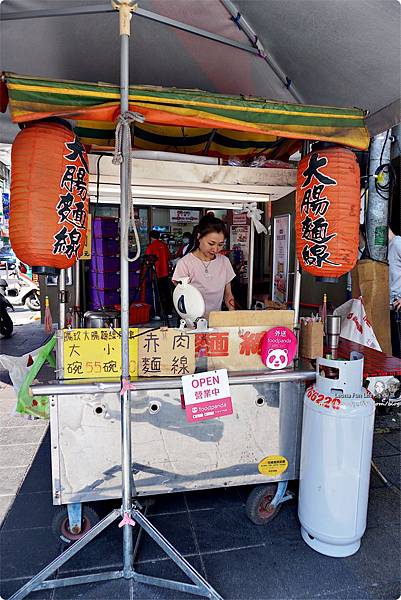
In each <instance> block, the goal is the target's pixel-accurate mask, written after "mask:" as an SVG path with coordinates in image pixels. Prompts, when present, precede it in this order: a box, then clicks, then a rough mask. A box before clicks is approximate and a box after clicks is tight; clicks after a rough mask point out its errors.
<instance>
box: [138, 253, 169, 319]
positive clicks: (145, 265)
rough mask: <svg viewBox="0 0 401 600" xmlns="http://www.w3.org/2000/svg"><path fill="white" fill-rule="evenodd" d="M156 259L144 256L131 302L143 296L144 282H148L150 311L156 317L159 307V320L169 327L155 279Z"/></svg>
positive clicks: (155, 257)
mask: <svg viewBox="0 0 401 600" xmlns="http://www.w3.org/2000/svg"><path fill="white" fill-rule="evenodd" d="M158 260H159V259H158V257H157V256H156V255H155V254H146V255H145V256H144V257H143V259H142V264H141V269H140V271H139V283H138V288H137V290H136V292H135V294H134V297H133V301H135V300H136V299H137V298H138V296H139V297H140V298H141V297H143V296H145V288H146V282H147V281H148V276H149V282H150V290H151V294H152V309H153V314H154V315H155V316H158V314H159V313H158V307H160V318H161V320H162V321H163V323H164V324H165V325H166V327H168V326H169V320H168V315H167V313H166V310H165V306H164V303H163V301H162V298H161V295H160V289H159V281H158V277H157V271H156V262H157V261H158Z"/></svg>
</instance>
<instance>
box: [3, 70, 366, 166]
mask: <svg viewBox="0 0 401 600" xmlns="http://www.w3.org/2000/svg"><path fill="white" fill-rule="evenodd" d="M6 85H7V90H8V96H9V103H10V108H11V116H12V120H13V121H14V122H15V123H24V122H27V121H32V120H37V119H43V118H46V117H52V116H58V117H64V118H66V119H70V120H73V121H74V122H75V129H76V132H77V134H78V135H79V136H80V137H81V139H82V141H83V142H84V143H86V144H88V145H90V146H92V147H93V146H113V145H114V127H115V122H116V120H117V117H118V115H119V110H120V106H119V97H120V90H119V87H118V86H115V85H111V84H106V83H99V84H95V83H84V82H77V81H60V80H51V79H38V78H34V77H26V76H20V75H15V74H13V73H7V74H6ZM129 109H130V110H131V111H136V112H140V113H142V114H143V115H144V117H145V123H144V124H141V125H136V126H135V147H136V148H142V149H148V150H168V151H175V152H186V153H188V154H206V155H214V156H223V157H228V156H235V155H238V156H241V157H244V156H252V155H255V154H265V155H268V156H271V157H272V158H286V157H288V156H289V154H291V153H292V152H293V151H294V150H295V149H296V148H297V147H298V146H299V140H304V139H308V140H321V141H330V142H337V143H340V144H343V145H346V146H351V147H353V148H357V149H361V150H365V149H366V148H367V147H368V144H369V134H368V131H367V129H366V127H365V123H364V114H363V111H362V110H359V109H356V108H352V109H345V108H335V107H327V106H326V107H324V106H309V105H301V104H287V103H282V102H273V101H270V100H265V99H263V98H250V97H243V96H225V95H222V94H211V93H209V92H203V91H200V90H178V89H175V88H159V87H144V86H130V93H129ZM297 140H298V141H297Z"/></svg>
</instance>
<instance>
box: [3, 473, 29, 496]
mask: <svg viewBox="0 0 401 600" xmlns="http://www.w3.org/2000/svg"><path fill="white" fill-rule="evenodd" d="M26 470H27V467H12V468H10V469H1V475H0V496H9V495H10V494H16V493H17V491H18V489H19V487H20V485H21V481H22V480H23V478H24V475H25V472H26Z"/></svg>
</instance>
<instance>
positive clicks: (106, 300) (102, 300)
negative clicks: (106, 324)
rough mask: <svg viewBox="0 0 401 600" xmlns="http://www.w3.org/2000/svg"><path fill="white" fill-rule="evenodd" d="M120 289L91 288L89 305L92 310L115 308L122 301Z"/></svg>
mask: <svg viewBox="0 0 401 600" xmlns="http://www.w3.org/2000/svg"><path fill="white" fill-rule="evenodd" d="M120 299H121V298H120V291H119V290H117V289H112V290H111V289H97V288H91V289H90V290H89V306H90V308H91V310H100V309H101V308H104V307H111V308H114V306H115V305H116V304H119V303H120Z"/></svg>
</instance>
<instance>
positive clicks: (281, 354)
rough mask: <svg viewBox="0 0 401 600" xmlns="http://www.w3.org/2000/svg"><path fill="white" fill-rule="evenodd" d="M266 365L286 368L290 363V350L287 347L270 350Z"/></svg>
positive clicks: (272, 367) (274, 367)
mask: <svg viewBox="0 0 401 600" xmlns="http://www.w3.org/2000/svg"><path fill="white" fill-rule="evenodd" d="M266 365H267V366H268V367H270V369H284V368H285V367H286V366H287V365H288V350H287V349H286V348H283V349H281V348H275V349H273V348H272V349H271V350H269V352H268V354H267V361H266Z"/></svg>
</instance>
